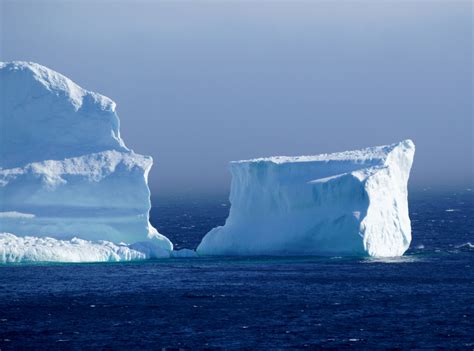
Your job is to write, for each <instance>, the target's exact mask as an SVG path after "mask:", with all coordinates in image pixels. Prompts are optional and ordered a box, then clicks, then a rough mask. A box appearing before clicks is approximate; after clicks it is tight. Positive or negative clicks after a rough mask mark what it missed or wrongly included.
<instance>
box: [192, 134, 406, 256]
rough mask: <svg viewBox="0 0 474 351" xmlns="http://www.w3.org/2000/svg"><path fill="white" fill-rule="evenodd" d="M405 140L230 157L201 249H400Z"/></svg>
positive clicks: (377, 252)
mask: <svg viewBox="0 0 474 351" xmlns="http://www.w3.org/2000/svg"><path fill="white" fill-rule="evenodd" d="M414 153H415V146H414V144H413V142H412V141H411V140H405V141H402V142H400V143H398V144H393V145H387V146H378V147H372V148H367V149H363V150H358V151H347V152H341V153H334V154H328V155H327V154H325V155H319V156H302V157H271V158H260V159H254V160H247V161H237V162H232V163H231V164H230V170H231V173H232V185H231V193H230V202H231V204H232V206H231V208H230V213H229V217H228V218H227V220H226V223H225V225H224V226H221V227H217V228H214V229H212V230H211V231H210V232H209V233H208V234H207V235H206V236H205V237H204V238H203V240H202V242H201V243H200V245H199V246H198V248H197V253H198V254H200V255H338V256H342V255H345V256H377V257H393V256H400V255H403V253H404V252H405V251H406V250H407V249H408V247H409V245H410V242H411V224H410V218H409V215H408V200H407V197H408V192H407V182H408V177H409V174H410V169H411V166H412V162H413V156H414Z"/></svg>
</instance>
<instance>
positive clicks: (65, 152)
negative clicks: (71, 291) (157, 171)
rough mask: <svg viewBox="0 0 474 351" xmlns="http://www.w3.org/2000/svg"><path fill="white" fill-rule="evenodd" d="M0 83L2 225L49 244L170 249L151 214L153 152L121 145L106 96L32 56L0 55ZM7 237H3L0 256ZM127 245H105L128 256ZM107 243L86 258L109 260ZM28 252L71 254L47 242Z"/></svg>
mask: <svg viewBox="0 0 474 351" xmlns="http://www.w3.org/2000/svg"><path fill="white" fill-rule="evenodd" d="M0 87H1V94H0V124H1V130H0V199H1V201H0V232H8V233H14V235H15V236H16V237H23V236H31V235H35V236H37V237H39V238H37V239H36V240H38V241H37V243H43V241H44V240H49V241H48V246H49V247H53V248H54V245H55V243H59V242H61V245H62V246H64V245H66V247H67V245H69V244H66V241H64V242H62V241H58V240H56V241H54V239H60V240H71V239H72V238H74V237H76V238H80V239H75V240H85V242H87V241H91V242H97V241H99V240H103V241H109V242H112V243H120V242H122V243H125V244H133V243H136V242H148V244H146V245H142V246H146V247H153V248H158V249H159V250H163V251H165V252H167V253H168V256H169V255H170V253H171V251H172V249H173V245H172V244H171V242H170V241H169V240H168V239H167V238H166V237H164V236H163V235H161V234H159V233H158V231H157V230H156V229H155V228H154V227H153V226H152V225H151V224H150V223H149V210H150V206H151V204H150V190H149V188H148V184H147V178H148V172H149V171H150V168H151V166H152V163H153V161H152V158H151V157H150V156H143V155H139V154H136V153H134V152H133V151H132V150H130V149H128V148H127V147H126V146H125V144H124V142H123V140H122V139H121V138H120V132H119V119H118V117H117V114H116V112H115V103H114V102H113V101H112V100H110V99H109V98H107V97H105V96H102V95H100V94H97V93H93V92H90V91H87V90H84V89H82V88H81V87H79V86H78V85H76V84H75V83H74V82H72V81H71V80H69V79H68V78H66V77H64V76H63V75H61V74H59V73H57V72H54V71H52V70H50V69H48V68H46V67H43V66H41V65H38V64H35V63H26V62H11V63H0ZM42 237H50V238H52V239H44V240H43V241H41V240H40V238H42ZM8 238H10V239H12V237H11V236H8V237H3V239H2V241H1V245H2V247H3V257H6V253H5V247H7V246H6V242H8ZM28 240H29V242H31V240H33V239H31V238H30V239H28ZM51 240H53V241H51ZM15 242H16V243H21V242H22V241H21V240H20V241H19V240H16V239H15ZM24 242H25V241H23V243H24ZM68 242H69V241H68ZM81 243H83V242H81ZM18 245H19V244H18ZM41 245H42V244H41ZM91 245H92V244H83V245H82V244H81V245H80V250H79V251H78V252H77V253H76V254H74V255H73V254H72V253H70V254H71V255H73V256H74V258H73V260H74V261H77V260H78V259H80V258H81V257H85V256H84V255H83V254H82V253H81V252H85V251H87V249H88V248H91V247H92V248H95V246H93V245H92V246H91ZM111 245H112V244H111ZM114 245H115V244H114ZM41 247H46V246H44V245H43V246H41ZM78 247H79V246H77V245H75V244H74V246H73V248H78ZM41 250H43V251H42V252H44V251H45V249H41ZM71 250H72V249H71ZM94 250H95V249H94ZM127 250H129V251H127ZM127 250H125V249H124V248H123V246H120V247H119V248H118V249H115V248H114V249H113V250H112V251H113V252H115V253H116V252H119V253H117V255H119V256H120V257H122V256H121V255H123V256H124V257H135V256H134V255H135V253H134V252H133V251H130V250H131V249H127ZM17 251H18V250H17ZM96 251H97V250H95V251H94V252H96ZM99 251H100V250H99ZM112 251H110V252H109V253H106V254H103V253H102V251H101V252H100V253H98V254H93V255H92V256H88V258H87V261H90V260H91V259H90V258H91V257H95V258H97V260H110V257H115V256H114V255H115V253H114V254H112ZM148 251H149V249H148ZM70 252H72V251H70ZM94 255H95V256H94ZM144 255H145V256H147V255H148V256H150V255H151V254H150V253H148V254H144ZM27 256H28V257H32V258H33V259H34V258H35V257H47V258H48V260H49V259H50V260H57V261H70V260H69V259H67V258H65V254H54V253H53V251H52V253H51V255H49V256H48V255H46V254H41V255H39V256H35V255H27ZM138 256H139V255H138ZM138 256H136V257H138ZM8 257H11V256H8Z"/></svg>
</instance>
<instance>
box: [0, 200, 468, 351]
mask: <svg viewBox="0 0 474 351" xmlns="http://www.w3.org/2000/svg"><path fill="white" fill-rule="evenodd" d="M227 211H228V206H227V202H226V201H225V200H222V199H220V198H214V199H206V200H202V199H201V200H179V201H178V200H173V201H164V200H162V201H161V202H158V203H157V207H156V208H154V209H153V211H152V220H153V221H156V222H157V223H159V224H160V225H159V228H160V230H161V231H162V232H163V233H164V234H167V235H169V237H170V239H171V240H172V241H173V242H174V243H176V246H177V247H178V248H182V247H188V248H189V247H195V246H196V245H197V244H198V243H199V241H200V239H201V236H202V235H203V233H205V232H206V231H207V230H208V229H210V228H212V227H214V226H216V225H219V224H222V223H223V222H224V220H225V217H226V216H227ZM410 211H411V218H412V222H413V235H414V240H413V243H412V248H411V249H410V250H409V251H408V252H407V254H406V255H405V256H404V257H402V258H399V259H386V260H382V259H352V258H337V257H336V258H315V257H313V258H308V257H299V258H269V257H258V258H221V259H214V258H213V259H209V258H199V259H169V260H160V261H150V262H137V263H119V264H80V265H35V266H25V265H20V266H0V349H2V350H4V349H46V348H47V349H83V348H88V349H141V348H153V349H157V348H163V347H168V348H189V349H196V348H198V349H199V348H227V349H241V348H244V349H255V348H259V349H278V348H320V347H323V348H335V349H343V348H354V347H355V348H404V349H406V348H418V349H433V348H435V347H443V348H455V349H473V348H474V336H473V335H474V307H473V306H474V273H473V268H474V256H473V255H474V248H473V246H472V245H469V244H468V243H471V244H474V225H473V224H474V215H473V213H474V195H473V194H472V192H466V191H464V192H461V193H456V194H454V193H452V192H451V193H449V194H448V193H446V194H436V193H434V192H424V193H417V194H412V195H411V198H410Z"/></svg>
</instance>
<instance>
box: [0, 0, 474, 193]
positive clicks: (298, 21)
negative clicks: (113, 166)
mask: <svg viewBox="0 0 474 351" xmlns="http://www.w3.org/2000/svg"><path fill="white" fill-rule="evenodd" d="M0 1H1V8H0V11H1V18H0V22H1V47H0V58H1V60H3V61H10V60H27V61H35V62H38V63H41V64H43V65H45V66H48V67H50V68H52V69H54V70H56V71H59V72H61V73H63V74H65V75H66V76H68V77H69V78H71V79H72V80H74V81H75V82H77V83H78V84H79V85H81V86H83V87H84V88H86V89H88V90H93V91H97V92H100V93H102V94H104V95H107V96H109V97H110V98H112V99H113V100H115V101H116V102H117V105H118V113H119V116H120V118H121V126H122V128H121V133H122V136H123V138H124V140H125V142H126V143H127V145H128V146H129V147H131V148H133V149H134V150H135V151H137V152H139V153H143V154H149V155H152V156H153V157H154V159H155V166H154V168H153V170H152V172H151V175H150V176H151V179H150V184H151V187H152V190H153V191H154V192H155V193H154V195H159V194H169V193H181V192H187V191H190V192H195V193H209V192H213V191H215V192H222V191H227V189H228V186H229V174H228V172H227V163H228V161H230V160H236V159H245V158H252V157H257V156H270V155H301V154H317V153H322V152H333V151H342V150H346V149H353V148H359V147H365V146H372V145H379V144H387V143H392V142H396V141H399V140H402V139H406V138H411V139H413V140H414V141H415V143H416V145H417V154H416V156H415V164H414V168H413V173H412V179H411V185H412V186H413V187H427V186H443V185H446V184H450V185H458V186H469V183H471V184H472V179H473V112H472V100H473V87H472V80H473V61H472V60H473V56H472V45H473V44H472V39H473V38H472V30H473V28H472V26H473V23H472V16H473V12H472V3H471V1H447V0H446V1H429V0H424V1H403V0H402V1H383V0H382V1H381V0H373V1H335V0H334V1H305V2H302V1H301V2H298V1H296V2H295V1H279V2H271V1H258V2H257V1H255V2H254V1H212V2H211V1H207V2H203V1H189V2H188V1H177V2H175V1H163V2H159V1H97V0H95V1H39V0H36V1H21V0H15V1H5V0H0Z"/></svg>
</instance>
